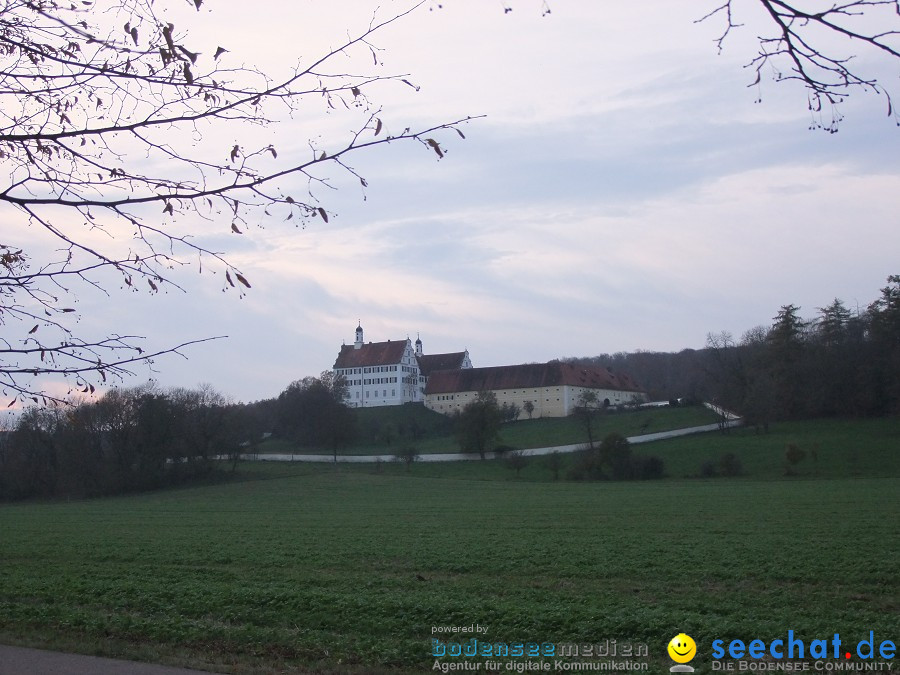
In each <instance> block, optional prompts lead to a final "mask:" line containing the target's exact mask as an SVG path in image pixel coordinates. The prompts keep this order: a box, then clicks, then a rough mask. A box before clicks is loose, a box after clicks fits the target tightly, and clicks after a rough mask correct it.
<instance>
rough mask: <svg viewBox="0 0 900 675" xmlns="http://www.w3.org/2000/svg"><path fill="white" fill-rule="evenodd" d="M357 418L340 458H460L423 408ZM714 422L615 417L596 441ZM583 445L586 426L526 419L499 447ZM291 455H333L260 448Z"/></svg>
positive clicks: (662, 415)
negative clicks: (403, 451) (355, 435)
mask: <svg viewBox="0 0 900 675" xmlns="http://www.w3.org/2000/svg"><path fill="white" fill-rule="evenodd" d="M354 414H356V416H357V422H358V424H359V429H360V435H361V440H360V442H359V443H357V444H355V445H353V446H352V447H349V448H344V449H342V450H340V451H339V452H340V454H347V455H376V454H386V455H390V454H393V453H395V452H397V451H398V450H399V449H400V448H402V447H405V446H413V447H415V448H416V449H417V450H418V451H419V452H420V453H422V454H426V453H427V454H430V453H438V452H459V444H458V443H457V440H456V437H455V436H454V433H453V424H452V421H451V420H449V419H448V418H447V417H445V416H444V415H441V414H440V413H436V412H433V411H431V410H428V409H426V408H425V407H424V406H421V405H415V406H393V407H384V408H362V409H356V410H354ZM412 420H415V421H416V423H417V424H418V425H419V429H420V430H421V434H422V435H421V437H420V438H418V439H412V437H411V436H410V434H409V432H408V430H409V428H410V424H411V421H412ZM715 421H716V416H715V414H714V413H712V412H711V411H710V410H708V409H706V408H704V407H702V406H696V407H689V408H660V409H652V410H638V411H628V412H621V413H610V414H607V415H605V416H603V417H601V418H599V420H598V422H597V424H596V430H595V432H594V435H595V438H597V439H599V438H602V437H603V436H605V435H606V434H609V433H612V432H616V433H620V434H622V435H624V436H634V435H637V434H641V433H654V432H657V431H667V430H669V429H681V428H685V427H691V426H698V425H703V424H712V423H714V422H715ZM386 427H389V428H390V443H387V442H386V441H385V436H384V433H383V432H384V429H385V428H386ZM398 430H400V432H398ZM582 442H587V435H586V432H585V429H584V426H583V425H582V424H581V423H579V421H578V420H576V419H575V418H572V417H563V418H552V417H548V418H546V419H536V420H528V419H522V420H520V421H518V422H513V423H510V424H504V425H503V427H502V428H501V432H500V443H501V444H503V445H508V446H510V447H514V448H542V447H548V446H554V445H568V444H571V443H582ZM291 452H295V453H297V454H302V453H306V454H320V453H321V454H331V451H330V450H328V449H322V448H300V447H297V446H294V445H292V444H290V443H287V442H285V441H281V440H277V439H275V440H270V441H267V442H266V443H263V444H262V445H261V446H260V453H262V454H265V453H291Z"/></svg>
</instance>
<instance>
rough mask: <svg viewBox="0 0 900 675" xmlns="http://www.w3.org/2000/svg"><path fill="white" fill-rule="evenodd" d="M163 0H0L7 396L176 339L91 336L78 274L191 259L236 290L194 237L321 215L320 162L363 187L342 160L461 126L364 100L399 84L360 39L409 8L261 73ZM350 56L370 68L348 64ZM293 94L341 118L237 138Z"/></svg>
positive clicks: (107, 275)
mask: <svg viewBox="0 0 900 675" xmlns="http://www.w3.org/2000/svg"><path fill="white" fill-rule="evenodd" d="M172 1H173V0H168V5H167V3H166V2H158V3H155V4H154V3H151V2H147V1H145V0H97V1H96V2H94V1H93V0H84V2H81V3H77V4H69V3H61V4H57V3H55V2H54V1H53V0H0V166H2V168H3V170H4V175H7V176H9V179H8V181H6V182H5V183H3V184H0V213H2V215H3V217H4V219H5V235H4V239H5V241H0V325H2V326H3V330H4V337H3V339H2V340H0V391H2V392H3V393H5V394H7V395H8V396H11V397H12V401H11V403H13V402H15V401H16V400H18V399H22V398H25V397H28V398H32V399H33V400H34V401H35V402H37V401H38V400H39V399H42V400H43V401H45V402H46V401H47V400H49V399H53V398H57V399H58V398H59V397H58V396H51V395H50V394H47V393H46V392H45V391H43V390H42V387H41V385H40V384H38V383H36V381H35V377H36V376H38V375H47V374H49V375H54V376H60V377H65V378H68V380H69V382H70V385H71V387H72V388H77V389H79V390H80V391H83V392H85V393H87V392H89V391H92V390H93V387H94V385H95V384H97V383H102V382H105V381H107V380H108V379H110V378H121V377H123V376H125V375H127V374H129V373H130V367H131V366H132V365H133V364H135V363H136V362H144V363H149V362H152V358H153V357H154V356H158V355H159V354H160V353H166V352H178V351H179V350H180V349H181V348H182V347H184V346H186V344H190V343H185V344H183V345H176V346H168V347H166V348H165V349H163V350H162V351H157V352H154V353H147V351H146V350H145V348H144V347H142V346H141V344H142V339H141V338H139V337H138V336H135V335H128V334H125V333H123V334H114V335H103V336H95V335H92V334H91V332H90V330H89V329H87V328H85V327H84V325H83V324H79V323H78V321H79V320H80V319H81V318H82V317H80V316H79V312H77V311H75V308H74V307H73V305H74V304H75V302H76V301H77V298H78V297H79V295H80V294H81V293H82V292H84V291H85V290H86V289H87V288H94V289H98V290H100V291H101V292H103V293H106V294H109V293H110V292H111V291H112V290H113V289H115V288H116V287H121V288H123V289H126V290H133V291H137V290H139V289H140V290H142V291H144V292H149V293H158V292H160V291H162V290H166V289H178V288H180V287H179V285H178V282H177V281H176V280H175V276H174V274H173V272H174V270H177V269H178V268H181V267H184V266H186V265H191V264H194V265H197V266H199V267H200V268H201V270H204V271H212V272H214V273H218V274H220V275H221V277H220V278H221V279H222V281H221V283H222V286H223V289H226V290H232V289H233V290H234V291H236V292H238V293H240V294H242V293H243V292H245V291H246V289H248V288H250V286H251V282H250V281H249V280H248V278H247V277H246V276H245V275H244V274H243V273H242V272H241V270H240V269H238V268H237V267H236V266H234V265H233V264H232V263H230V262H229V261H228V260H227V259H226V258H225V257H224V255H223V254H222V253H221V252H219V251H217V250H215V249H214V248H212V247H210V246H209V245H207V244H205V243H203V240H202V239H201V236H202V235H208V234H210V233H213V234H215V233H219V232H222V233H226V232H230V233H233V234H241V233H243V232H245V231H246V229H247V228H248V227H250V226H252V225H255V224H257V223H259V222H261V221H262V220H263V219H265V220H269V221H288V222H290V223H291V224H292V225H293V224H297V223H299V224H301V225H302V224H304V223H306V222H308V221H309V220H311V219H322V220H323V221H325V222H327V221H328V218H329V211H328V209H327V204H326V203H325V202H324V201H323V200H322V199H321V198H320V196H319V193H320V192H322V193H324V192H327V191H328V190H330V189H331V188H333V185H332V180H333V174H334V170H335V169H337V171H338V174H341V173H342V174H343V175H345V176H349V177H350V178H352V179H353V180H358V181H359V183H360V184H361V185H362V186H363V188H365V187H366V179H365V177H364V176H362V175H360V174H359V173H358V172H357V171H356V170H355V169H354V168H353V166H352V165H351V164H350V160H351V158H352V157H353V156H355V155H356V154H357V153H359V152H360V151H364V150H367V149H371V148H374V147H376V146H379V145H385V144H388V143H393V142H397V141H401V140H403V141H413V142H417V143H419V144H421V146H422V147H423V148H424V149H425V150H426V151H427V152H428V153H433V155H434V156H435V157H437V158H438V159H440V158H442V157H443V156H444V154H445V152H446V149H445V147H444V145H442V140H441V137H440V135H439V134H440V132H446V131H449V130H455V131H456V132H457V133H459V135H460V136H462V132H461V131H460V130H459V128H458V126H459V124H461V123H462V122H465V121H466V120H462V119H461V120H458V121H456V122H451V123H440V124H436V125H433V126H426V127H424V128H419V129H410V128H408V127H407V128H403V125H402V124H396V123H393V122H392V121H391V120H389V119H388V118H389V116H388V114H387V113H386V112H385V111H383V110H382V109H381V108H379V107H378V106H377V104H376V103H375V102H374V101H373V100H372V99H371V98H370V97H369V92H370V91H371V90H372V88H373V85H376V84H383V83H393V84H397V85H399V86H402V87H415V85H413V84H412V83H411V82H410V81H409V79H407V77H406V76H404V75H386V74H384V73H383V71H381V70H379V68H380V66H381V65H382V64H381V61H380V58H379V52H378V50H377V48H376V47H375V46H374V45H373V43H372V40H373V37H374V36H375V34H376V33H377V32H378V31H379V30H382V29H383V28H385V27H386V26H388V25H390V24H392V23H393V22H395V21H398V20H400V19H402V18H403V17H404V16H406V15H407V14H409V13H410V12H412V11H414V10H415V9H416V7H418V6H419V5H414V6H413V7H411V8H410V9H408V10H407V11H405V12H401V13H399V14H396V15H392V16H389V17H387V18H378V17H377V16H373V18H372V20H371V21H370V22H369V24H368V25H367V26H366V27H365V28H364V29H362V30H361V31H360V32H358V33H357V34H353V35H348V37H347V38H346V39H345V40H344V41H343V43H342V44H339V45H338V46H336V47H334V48H332V49H330V50H329V51H327V52H326V53H324V54H321V55H319V56H316V57H313V58H311V59H307V60H305V61H302V62H298V64H297V65H296V66H295V67H294V68H293V70H292V71H291V72H290V73H289V74H288V75H287V76H285V77H284V78H282V79H280V80H273V79H271V78H270V77H269V75H267V74H266V73H264V72H261V71H259V70H256V69H254V68H252V67H249V66H242V65H235V64H236V63H239V62H238V61H237V60H236V59H235V58H232V57H231V55H230V53H229V50H228V49H227V48H226V47H225V46H222V45H216V44H202V45H195V44H192V43H190V42H189V41H188V40H187V38H186V32H185V31H183V30H182V29H183V27H182V26H175V25H173V24H172V23H171V22H169V21H167V20H166V19H165V18H164V16H163V13H164V12H165V10H166V9H167V7H168V8H171V3H172ZM202 1H203V0H191V3H190V4H191V5H192V6H196V8H197V9H198V10H199V9H200V7H201V4H202ZM420 4H421V3H420ZM376 14H377V13H376ZM355 57H364V59H367V60H366V61H365V62H366V63H368V64H371V65H369V66H351V67H360V68H361V70H359V71H356V72H354V71H350V72H348V70H347V68H348V66H347V64H348V63H352V64H359V63H362V62H363V61H361V60H360V59H359V58H355ZM307 106H313V109H314V110H317V111H320V113H326V112H329V111H335V110H338V109H340V110H343V111H345V112H347V113H349V114H351V115H352V119H353V122H352V124H354V125H355V126H354V128H352V130H351V131H349V132H348V133H346V134H345V135H344V136H343V137H340V136H337V137H332V138H325V139H320V138H314V139H310V140H309V142H308V145H307V146H306V147H302V146H301V148H300V149H299V150H298V149H296V147H291V148H288V149H286V150H285V151H282V150H281V149H280V148H276V147H275V145H273V144H271V143H268V142H265V141H258V140H255V138H258V135H256V134H255V133H254V132H255V128H257V127H264V126H267V125H270V124H275V123H278V122H280V121H284V120H286V119H288V118H290V117H291V116H294V115H297V114H300V112H301V111H304V112H305V111H306V110H307ZM394 127H399V129H394ZM242 135H243V136H244V137H245V139H246V140H245V141H242V140H233V139H235V138H238V139H240V137H241V136H242ZM223 139H229V140H227V141H225V140H223ZM298 186H305V187H301V188H299V191H298ZM36 233H40V234H41V235H43V238H42V239H41V241H42V243H41V244H35V236H36ZM11 403H10V404H11Z"/></svg>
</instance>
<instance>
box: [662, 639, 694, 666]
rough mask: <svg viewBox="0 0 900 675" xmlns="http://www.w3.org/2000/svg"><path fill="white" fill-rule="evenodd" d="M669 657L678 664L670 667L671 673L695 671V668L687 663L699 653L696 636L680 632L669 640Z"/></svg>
mask: <svg viewBox="0 0 900 675" xmlns="http://www.w3.org/2000/svg"><path fill="white" fill-rule="evenodd" d="M668 651H669V658H670V659H672V660H673V661H674V662H675V664H676V665H674V666H672V667H671V668H669V672H670V673H693V672H694V669H693V668H692V667H691V666H689V665H687V663H688V661H690V660H691V659H693V658H694V657H695V656H696V655H697V643H696V642H694V638H692V637H691V636H690V635H686V634H684V633H679V634H678V635H676V636H675V637H673V638H672V639H671V640H669V648H668Z"/></svg>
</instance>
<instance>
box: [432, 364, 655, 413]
mask: <svg viewBox="0 0 900 675" xmlns="http://www.w3.org/2000/svg"><path fill="white" fill-rule="evenodd" d="M481 391H491V392H493V393H494V394H495V395H496V396H497V403H499V404H500V405H503V404H504V403H508V404H515V405H517V406H519V408H524V406H525V402H526V401H530V402H531V404H532V405H533V406H534V410H533V411H532V413H531V416H532V417H535V418H537V417H566V416H567V415H571V414H572V413H573V412H574V411H575V406H576V405H577V403H578V399H579V397H580V396H581V394H582V393H583V392H586V391H591V392H593V393H594V394H596V396H597V400H598V401H599V403H600V404H601V405H603V406H604V407H609V406H617V405H623V404H625V403H631V402H633V401H635V400H639V401H646V400H647V394H646V393H644V392H643V391H641V389H640V387H639V386H638V385H637V383H635V382H634V381H633V380H632V379H631V378H630V377H628V376H627V375H622V374H617V373H614V372H613V371H612V370H611V369H609V368H591V367H586V366H580V365H575V364H571V363H562V362H560V361H550V362H548V363H529V364H523V365H518V366H497V367H492V368H469V369H468V370H441V371H437V372H433V373H431V375H430V376H429V377H428V382H427V385H426V387H425V406H426V407H427V408H430V409H431V410H434V411H437V412H439V413H443V414H445V415H450V414H453V413H454V412H456V411H462V409H463V408H464V407H465V406H466V404H467V403H468V402H469V401H472V400H474V399H475V397H476V396H477V395H478V392H481Z"/></svg>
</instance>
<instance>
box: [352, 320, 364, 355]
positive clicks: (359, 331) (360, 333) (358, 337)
mask: <svg viewBox="0 0 900 675" xmlns="http://www.w3.org/2000/svg"><path fill="white" fill-rule="evenodd" d="M362 346H363V329H362V324H357V326H356V342H354V343H353V348H354V349H359V348H360V347H362Z"/></svg>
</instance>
